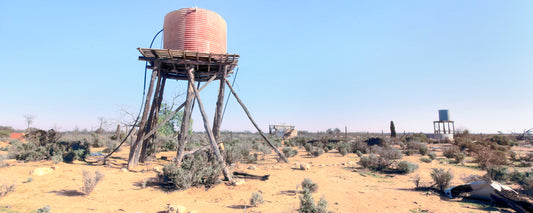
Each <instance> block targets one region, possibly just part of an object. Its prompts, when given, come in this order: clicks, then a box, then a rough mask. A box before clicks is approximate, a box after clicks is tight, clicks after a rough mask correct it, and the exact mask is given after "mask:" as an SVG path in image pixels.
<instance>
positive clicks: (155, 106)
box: [139, 77, 166, 163]
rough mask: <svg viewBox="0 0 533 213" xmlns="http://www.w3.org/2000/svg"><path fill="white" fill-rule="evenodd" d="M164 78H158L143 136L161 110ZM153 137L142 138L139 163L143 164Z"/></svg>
mask: <svg viewBox="0 0 533 213" xmlns="http://www.w3.org/2000/svg"><path fill="white" fill-rule="evenodd" d="M165 82H166V81H165V78H163V77H159V80H158V81H157V86H156V90H155V94H154V99H153V101H152V108H151V109H150V114H149V115H148V121H147V123H146V127H145V129H144V135H146V134H147V133H148V132H150V130H151V129H152V128H153V127H154V126H155V125H156V124H157V118H158V117H159V116H158V114H159V109H160V108H161V101H162V100H163V92H164V91H165ZM154 138H155V135H151V136H150V137H146V136H145V137H143V140H142V146H141V155H140V157H139V162H141V163H144V161H145V160H146V157H148V156H147V149H148V146H149V145H150V143H152V142H153V140H154Z"/></svg>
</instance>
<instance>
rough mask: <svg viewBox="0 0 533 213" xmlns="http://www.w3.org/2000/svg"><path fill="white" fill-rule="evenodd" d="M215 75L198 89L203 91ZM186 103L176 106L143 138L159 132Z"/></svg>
mask: <svg viewBox="0 0 533 213" xmlns="http://www.w3.org/2000/svg"><path fill="white" fill-rule="evenodd" d="M215 77H216V76H213V77H212V78H210V79H209V81H207V82H206V83H205V84H204V85H203V86H202V87H200V89H199V90H198V92H200V91H202V90H203V89H204V88H205V87H206V86H207V85H208V84H209V83H211V82H212V81H213V80H214V79H215ZM164 79H165V80H166V78H164ZM185 103H186V101H185V102H183V103H182V104H181V105H180V106H179V107H178V108H176V109H175V110H174V111H173V112H172V113H170V115H169V116H167V117H166V118H165V120H163V121H162V122H161V123H159V124H158V125H157V126H156V127H155V128H152V130H150V132H148V134H145V135H144V138H143V140H144V139H146V138H148V137H150V136H152V135H154V134H155V133H156V132H157V130H158V129H159V128H161V126H162V125H163V124H165V123H167V122H168V121H170V119H171V118H172V117H174V115H175V114H176V113H178V112H179V111H180V110H181V109H182V108H183V107H184V106H185ZM159 107H161V103H160V104H159Z"/></svg>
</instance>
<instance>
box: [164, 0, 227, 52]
mask: <svg viewBox="0 0 533 213" xmlns="http://www.w3.org/2000/svg"><path fill="white" fill-rule="evenodd" d="M163 29H164V36H163V37H164V38H163V48H165V49H175V50H185V51H192V52H203V53H217V54H225V53H226V36H227V35H226V34H227V33H226V31H227V26H226V21H225V20H224V19H223V18H222V17H221V16H220V15H218V14H217V13H215V12H213V11H210V10H206V9H201V8H182V9H179V10H176V11H172V12H170V13H168V14H167V15H166V16H165V22H164V28H163Z"/></svg>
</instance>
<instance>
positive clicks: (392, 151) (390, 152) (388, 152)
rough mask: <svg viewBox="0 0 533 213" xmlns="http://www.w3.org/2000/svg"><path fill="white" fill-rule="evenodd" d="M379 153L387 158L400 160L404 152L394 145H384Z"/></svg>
mask: <svg viewBox="0 0 533 213" xmlns="http://www.w3.org/2000/svg"><path fill="white" fill-rule="evenodd" d="M379 155H380V156H381V157H383V158H385V159H387V160H398V159H402V157H403V154H402V152H401V151H400V150H398V149H396V148H394V147H392V146H387V147H383V148H382V149H381V151H380V152H379Z"/></svg>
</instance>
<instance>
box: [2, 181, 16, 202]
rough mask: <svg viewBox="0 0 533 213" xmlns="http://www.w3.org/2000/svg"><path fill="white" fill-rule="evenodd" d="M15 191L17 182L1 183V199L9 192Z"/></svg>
mask: <svg viewBox="0 0 533 213" xmlns="http://www.w3.org/2000/svg"><path fill="white" fill-rule="evenodd" d="M13 191H15V184H14V183H13V184H2V185H0V199H1V198H2V197H4V196H6V195H7V193H9V192H13Z"/></svg>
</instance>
